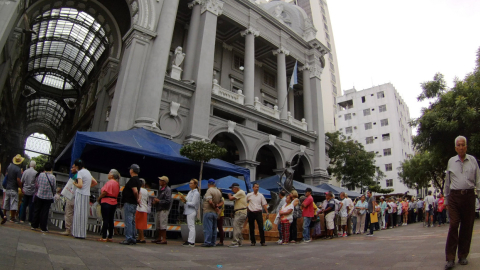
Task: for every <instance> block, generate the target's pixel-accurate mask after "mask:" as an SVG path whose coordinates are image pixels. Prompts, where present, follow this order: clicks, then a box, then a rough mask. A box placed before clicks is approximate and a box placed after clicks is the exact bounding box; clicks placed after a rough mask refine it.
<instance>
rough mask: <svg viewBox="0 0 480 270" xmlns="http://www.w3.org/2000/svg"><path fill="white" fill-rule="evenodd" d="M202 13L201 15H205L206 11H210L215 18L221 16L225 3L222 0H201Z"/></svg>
mask: <svg viewBox="0 0 480 270" xmlns="http://www.w3.org/2000/svg"><path fill="white" fill-rule="evenodd" d="M200 4H201V5H202V11H201V13H202V14H203V13H205V11H209V12H211V13H212V14H214V15H215V16H220V15H222V13H223V2H222V1H220V0H201V3H200Z"/></svg>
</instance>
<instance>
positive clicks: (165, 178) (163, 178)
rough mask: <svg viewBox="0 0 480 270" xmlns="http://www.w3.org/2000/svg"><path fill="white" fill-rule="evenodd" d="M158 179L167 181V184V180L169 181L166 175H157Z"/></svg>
mask: <svg viewBox="0 0 480 270" xmlns="http://www.w3.org/2000/svg"><path fill="white" fill-rule="evenodd" d="M158 179H160V180H161V181H165V182H167V184H168V181H169V180H168V177H166V176H162V177H158Z"/></svg>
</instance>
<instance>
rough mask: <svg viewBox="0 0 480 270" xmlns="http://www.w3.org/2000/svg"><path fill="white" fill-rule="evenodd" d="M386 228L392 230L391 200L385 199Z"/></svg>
mask: <svg viewBox="0 0 480 270" xmlns="http://www.w3.org/2000/svg"><path fill="white" fill-rule="evenodd" d="M387 217H388V219H387V222H386V223H387V226H388V227H387V228H388V229H393V203H392V198H388V199H387Z"/></svg>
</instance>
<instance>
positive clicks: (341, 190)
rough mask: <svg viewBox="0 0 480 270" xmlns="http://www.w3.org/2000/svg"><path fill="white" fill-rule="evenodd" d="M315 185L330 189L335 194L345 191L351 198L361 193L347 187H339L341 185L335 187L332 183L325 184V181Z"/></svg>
mask: <svg viewBox="0 0 480 270" xmlns="http://www.w3.org/2000/svg"><path fill="white" fill-rule="evenodd" d="M317 187H318V188H323V189H326V190H329V191H332V192H333V194H334V195H335V196H336V195H339V194H340V193H341V192H345V193H346V194H347V195H348V197H352V198H357V197H360V196H361V195H362V194H360V193H358V192H355V191H350V190H348V189H345V188H341V187H336V186H334V185H331V184H327V183H323V184H321V185H318V186H317Z"/></svg>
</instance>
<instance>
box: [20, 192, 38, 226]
mask: <svg viewBox="0 0 480 270" xmlns="http://www.w3.org/2000/svg"><path fill="white" fill-rule="evenodd" d="M27 208H28V222H33V212H35V210H34V209H35V207H34V206H33V195H23V202H22V208H21V209H20V220H21V221H26V219H27Z"/></svg>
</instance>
